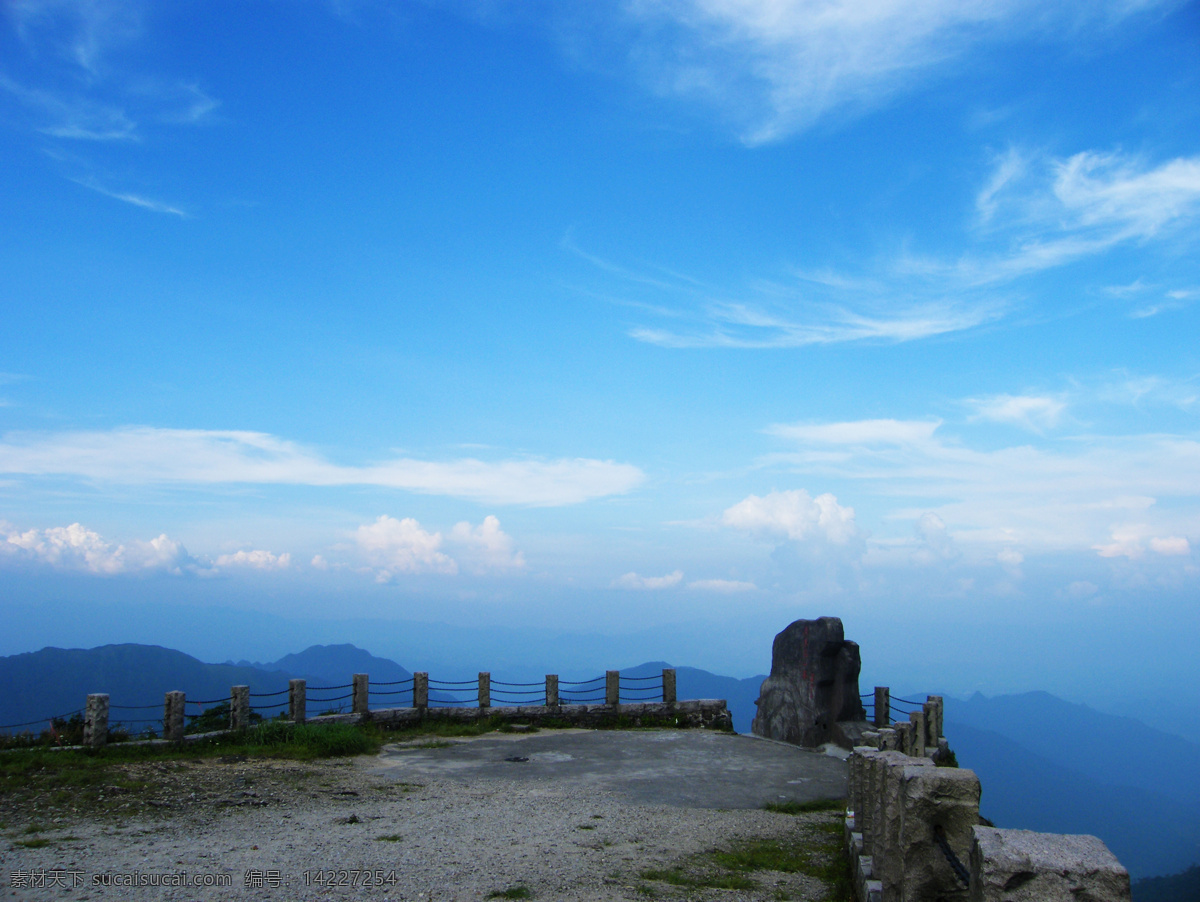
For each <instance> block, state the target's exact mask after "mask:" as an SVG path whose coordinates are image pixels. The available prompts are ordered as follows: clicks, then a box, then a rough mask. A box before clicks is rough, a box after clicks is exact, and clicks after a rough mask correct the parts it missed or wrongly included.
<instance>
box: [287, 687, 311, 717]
mask: <svg viewBox="0 0 1200 902" xmlns="http://www.w3.org/2000/svg"><path fill="white" fill-rule="evenodd" d="M307 704H308V683H307V682H306V681H305V680H288V717H289V718H290V719H291V721H292V723H304V721H305V720H306V715H307V710H306V707H307Z"/></svg>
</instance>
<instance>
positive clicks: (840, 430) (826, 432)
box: [766, 420, 942, 445]
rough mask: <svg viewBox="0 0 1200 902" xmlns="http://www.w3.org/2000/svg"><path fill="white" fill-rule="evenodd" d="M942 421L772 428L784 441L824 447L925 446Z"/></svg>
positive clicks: (831, 424) (805, 425) (794, 424)
mask: <svg viewBox="0 0 1200 902" xmlns="http://www.w3.org/2000/svg"><path fill="white" fill-rule="evenodd" d="M941 425H942V421H941V420H854V421H851V422H845V423H790V424H776V425H774V426H769V427H768V428H767V429H766V432H767V433H768V434H770V435H777V436H779V437H780V438H786V439H792V440H793V441H797V442H802V443H805V444H820V445H923V444H925V443H927V442H928V441H929V440H930V439H931V438H932V437H933V433H934V432H935V431H937V428H938V427H939V426H941Z"/></svg>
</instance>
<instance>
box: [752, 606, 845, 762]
mask: <svg viewBox="0 0 1200 902" xmlns="http://www.w3.org/2000/svg"><path fill="white" fill-rule="evenodd" d="M861 667H862V664H861V661H860V658H859V651H858V643H856V642H847V641H846V639H845V636H844V633H843V629H842V621H841V620H839V619H838V618H837V617H821V618H819V619H817V620H797V621H795V622H794V623H792V624H790V625H789V626H788V627H787V628H786V629H784V630H783V631H782V632H780V633H779V634H778V635H777V636H776V637H775V642H774V644H773V645H772V647H771V675H770V676H768V677H767V679H766V680H764V681H763V684H762V689H761V690H760V692H759V697H758V699H757V701H756V704H757V705H758V713H757V715H756V716H755V718H754V723H753V725H752V727H751V729H752V730H753V731H754V733H755V734H756V735H758V736H765V737H766V738H768V739H778V740H781V741H783V742H791V743H794V744H795V745H802V746H806V747H808V748H816V747H817V746H819V745H823V744H824V743H826V742H831V741H833V739H834V725H835V724H836V723H837V722H838V721H865V720H866V718H867V713H866V710H865V709H864V708H863V706H862V700H861V699H860V698H859V695H858V674H859V671H860V670H861ZM864 728H865V727H864ZM846 747H847V748H850V747H851V746H846Z"/></svg>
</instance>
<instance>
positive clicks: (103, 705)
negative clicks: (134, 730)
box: [83, 692, 108, 749]
mask: <svg viewBox="0 0 1200 902" xmlns="http://www.w3.org/2000/svg"><path fill="white" fill-rule="evenodd" d="M106 742H108V693H104V692H95V693H91V694H89V695H88V697H87V707H86V708H85V709H84V713H83V744H84V745H89V746H91V747H92V748H94V749H99V748H103V747H104V744H105V743H106Z"/></svg>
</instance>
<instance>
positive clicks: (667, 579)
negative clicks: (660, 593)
mask: <svg viewBox="0 0 1200 902" xmlns="http://www.w3.org/2000/svg"><path fill="white" fill-rule="evenodd" d="M682 579H683V571H682V570H676V571H675V572H673V573H668V574H667V575H666V576H638V575H637V574H636V573H626V574H625V575H624V576H621V577H619V578H617V579H615V580H613V587H614V588H617V589H670V588H672V587H673V586H677V585H679V583H680V581H682Z"/></svg>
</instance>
